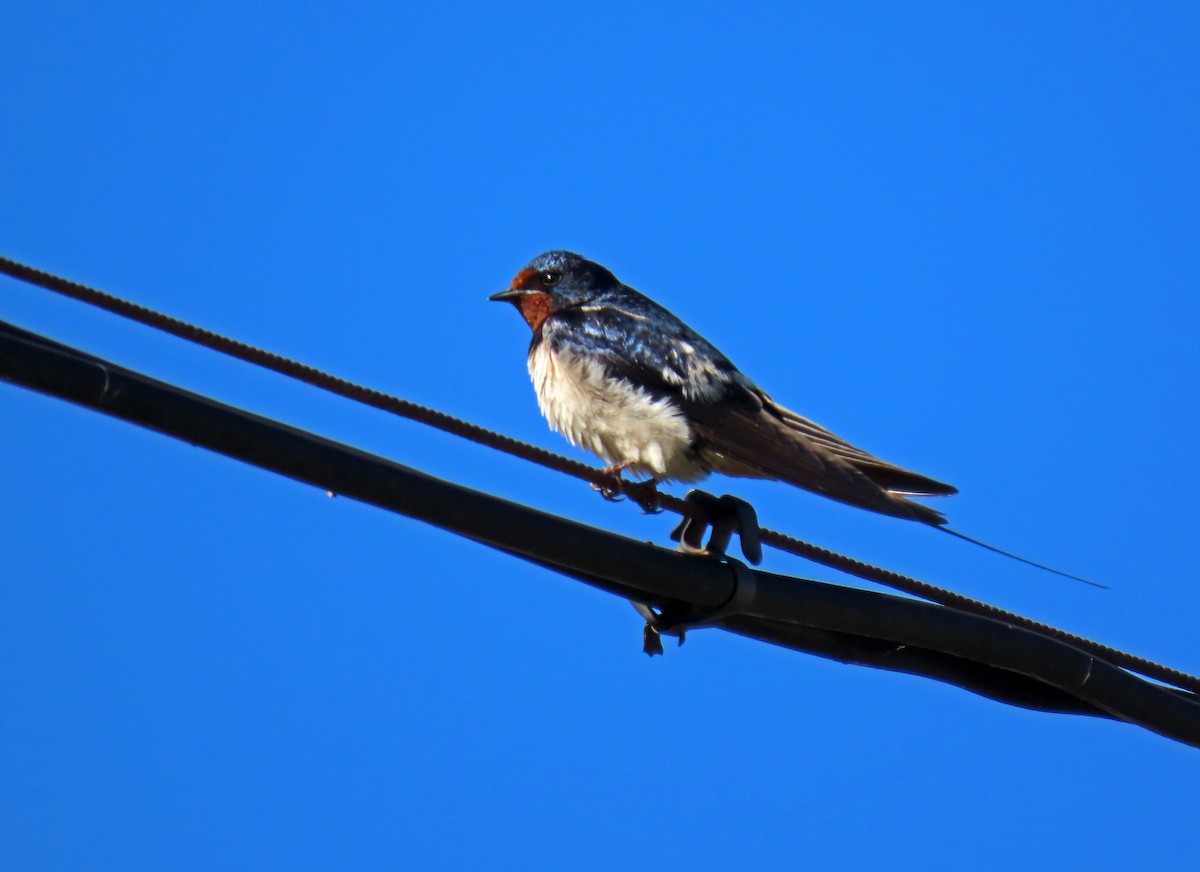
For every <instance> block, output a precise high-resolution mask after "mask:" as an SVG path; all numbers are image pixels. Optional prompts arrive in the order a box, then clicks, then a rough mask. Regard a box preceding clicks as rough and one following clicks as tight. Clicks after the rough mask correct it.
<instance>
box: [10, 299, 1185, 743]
mask: <svg viewBox="0 0 1200 872" xmlns="http://www.w3.org/2000/svg"><path fill="white" fill-rule="evenodd" d="M0 378H3V379H6V380H9V381H12V382H14V383H16V384H19V385H22V386H25V387H28V388H32V389H34V390H38V391H41V392H43V393H46V394H50V395H52V396H57V397H60V398H63V399H67V400H69V401H71V402H74V403H77V404H79V405H82V406H85V407H87V408H92V409H95V410H97V411H101V412H104V413H105V414H108V415H112V416H114V417H118V418H121V419H122V420H126V421H130V422H133V423H137V424H140V425H142V426H145V427H149V428H151V429H155V430H158V431H159V432H162V433H165V434H168V435H171V436H175V437H177V438H180V439H184V440H186V441H188V442H190V443H192V444H195V445H200V446H203V447H206V448H209V449H211V450H214V451H217V452H219V453H222V454H225V455H227V456H229V457H233V458H236V459H239V460H242V461H245V462H248V463H252V464H254V465H256V466H259V467H262V468H264V469H269V470H272V471H275V472H278V473H280V474H282V475H286V476H289V477H291V478H293V479H296V480H299V481H303V482H307V483H310V484H313V485H315V486H317V487H320V488H321V489H323V490H330V491H333V492H335V493H338V494H342V495H344V496H347V497H350V498H353V499H358V500H361V501H363V502H368V503H371V504H373V505H376V506H379V507H381V508H385V509H388V510H391V511H395V512H399V513H401V514H404V515H408V516H410V517H414V518H419V519H421V520H425V521H427V522H429V523H431V524H435V525H437V526H439V527H442V528H444V529H447V530H451V531H453V532H456V533H458V534H460V535H463V536H466V537H468V538H471V539H474V540H476V541H479V542H483V543H485V544H488V545H491V546H492V547H496V548H499V549H501V550H503V551H506V552H508V553H511V554H515V555H518V556H521V557H523V558H525V559H527V560H531V561H533V562H535V563H538V564H540V565H543V566H546V567H548V568H552V569H555V570H556V571H559V572H562V573H564V574H567V575H570V576H572V577H575V578H578V579H580V580H583V581H586V582H587V583H589V584H593V585H595V586H597V587H599V588H601V589H604V590H607V591H609V592H611V593H614V594H617V595H620V596H623V597H628V598H634V599H638V600H641V601H643V602H649V603H653V604H656V605H667V604H680V603H683V604H688V605H692V606H694V607H697V608H699V609H701V610H703V609H706V608H714V607H716V606H719V605H720V604H722V603H724V602H726V601H728V600H729V598H730V596H731V595H732V593H733V590H734V577H733V574H732V573H731V572H730V570H729V568H728V567H727V566H724V565H722V564H721V563H719V562H717V561H714V560H711V559H708V558H704V557H696V556H690V555H682V554H679V553H676V552H673V551H668V550H665V549H663V548H659V547H656V546H652V545H646V544H643V543H640V542H636V541H633V540H631V539H627V538H624V537H620V536H616V535H613V534H611V533H607V532H605V531H602V530H596V529H594V528H591V527H587V526H584V525H581V524H577V523H574V522H572V521H568V520H565V519H563V518H559V517H556V516H553V515H548V514H546V513H543V512H539V511H536V510H534V509H530V508H528V507H526V506H522V505H519V504H516V503H512V502H509V501H506V500H501V499H499V498H496V497H493V496H489V495H486V494H482V493H479V492H477V491H473V490H470V489H468V488H464V487H461V486H458V485H454V484H451V483H448V482H444V481H441V480H438V479H435V478H433V477H431V476H428V475H425V474H424V473H420V472H417V471H416V470H412V469H409V468H407V467H405V466H402V465H400V464H397V463H393V462H391V461H388V460H385V459H383V458H380V457H376V456H374V455H370V454H367V453H365V452H362V451H359V450H357V449H354V448H350V447H348V446H345V445H341V444H338V443H336V442H332V441H330V440H327V439H323V438H321V437H318V436H314V435H312V434H309V433H305V432H304V431H301V430H298V429H296V428H293V427H289V426H287V425H284V424H280V423H278V422H275V421H271V420H269V419H267V418H263V417H261V416H258V415H254V414H251V413H248V412H244V411H241V410H238V409H234V408H232V407H230V406H226V405H223V404H220V403H217V402H215V401H213V400H209V399H207V398H204V397H201V396H198V395H196V394H192V393H189V392H187V391H183V390H181V389H179V388H176V387H173V386H170V385H167V384H164V383H162V382H158V381H155V380H154V379H150V378H148V377H146V376H142V375H140V374H137V373H134V372H131V371H129V370H126V369H123V368H121V367H119V366H116V365H115V364H112V363H109V362H107V361H103V360H101V359H99V358H96V357H93V356H91V355H87V354H84V353H82V352H79V351H77V350H75V349H71V348H68V347H66V346H63V345H60V344H58V343H55V342H53V341H51V340H47V339H44V338H42V337H39V336H36V335H35V334H31V333H28V332H26V331H23V330H20V329H19V328H15V327H11V326H9V325H5V324H3V322H0ZM754 580H755V587H756V597H755V599H754V601H753V603H752V604H751V605H750V606H749V607H748V608H747V609H746V610H745V611H744V612H743V613H742V614H739V615H736V616H732V617H727V618H723V619H721V620H720V621H718V622H717V626H721V627H724V628H726V629H729V630H731V631H733V632H736V633H739V634H742V635H746V636H750V637H753V638H757V639H762V640H764V641H769V642H772V643H775V644H780V645H785V646H788V647H792V648H796V649H798V650H805V651H810V652H812V653H817V654H820V655H821V656H826V657H831V658H833V659H838V660H843V661H845V662H854V663H862V664H866V665H871V666H874V667H877V668H883V669H891V670H895V671H902V672H911V673H915V674H920V675H925V676H927V677H932V678H937V679H939V680H943V681H947V682H949V683H953V684H956V685H958V686H961V687H964V688H967V689H969V690H972V691H974V692H977V693H981V694H984V695H987V696H990V697H992V698H995V699H1000V700H1002V701H1006V702H1009V703H1012V704H1015V705H1022V706H1026V707H1030V708H1037V709H1043V710H1048V711H1057V712H1071V713H1077V714H1093V715H1107V716H1111V717H1116V718H1119V719H1122V720H1127V721H1130V722H1131V723H1136V724H1140V725H1142V726H1144V727H1146V728H1148V729H1151V730H1154V731H1155V732H1158V733H1161V734H1162V735H1165V736H1168V737H1170V738H1174V739H1176V740H1178V741H1181V742H1186V743H1188V744H1191V745H1195V746H1197V747H1200V703H1197V701H1196V699H1195V697H1193V696H1192V695H1191V694H1188V693H1185V692H1182V691H1176V690H1174V689H1170V688H1164V687H1161V686H1159V685H1156V684H1153V683H1150V682H1147V681H1143V680H1142V679H1140V678H1138V677H1136V676H1134V675H1131V674H1130V673H1128V672H1125V671H1124V670H1121V669H1118V668H1116V667H1114V666H1112V665H1111V664H1109V663H1107V662H1105V661H1103V660H1100V659H1098V658H1096V657H1093V656H1091V655H1089V654H1085V653H1083V652H1081V651H1078V650H1077V649H1075V648H1072V647H1071V646H1069V645H1066V644H1063V643H1061V642H1059V641H1057V640H1053V639H1050V638H1047V637H1044V636H1041V635H1039V634H1037V633H1033V632H1031V631H1028V630H1022V629H1018V628H1014V627H1011V626H1008V625H1005V624H1001V623H999V622H996V621H992V620H989V619H986V618H980V617H977V616H974V615H968V614H965V613H962V612H958V611H955V610H954V609H948V608H945V607H942V606H937V605H932V604H929V603H923V602H918V601H914V600H908V599H902V598H899V597H895V596H891V595H887V594H880V593H874V592H871V591H862V590H856V589H852V588H842V587H838V586H835V585H829V584H822V583H819V582H813V581H807V580H803V579H795V578H789V577H786V576H778V575H773V574H771V573H765V572H756V573H754Z"/></svg>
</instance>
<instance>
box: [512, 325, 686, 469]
mask: <svg viewBox="0 0 1200 872" xmlns="http://www.w3.org/2000/svg"><path fill="white" fill-rule="evenodd" d="M529 375H530V377H531V378H532V379H533V388H534V390H535V391H536V392H537V398H538V406H539V407H540V408H541V410H542V414H543V415H545V416H546V420H547V421H549V422H550V426H551V427H552V428H553V429H554V430H556V431H558V432H559V433H561V434H563V435H564V436H566V437H567V439H569V440H570V441H571V444H572V445H579V446H581V447H583V448H586V449H587V450H588V451H591V452H593V453H595V454H598V455H599V456H600V457H602V458H603V459H604V460H605V461H607V462H608V463H610V464H616V463H627V464H629V467H630V468H631V469H632V470H633V471H634V472H639V473H643V474H649V475H653V476H654V477H655V478H657V479H660V480H663V479H674V480H676V481H695V480H696V479H698V478H702V477H703V476H704V475H705V474H706V472H707V470H705V469H704V467H702V466H701V465H700V463H699V462H698V460H697V459H696V458H695V457H694V456H693V455H692V452H691V451H690V448H691V442H692V440H691V433H690V431H689V429H688V424H687V420H686V419H685V418H684V417H683V414H682V413H680V411H679V410H678V409H676V408H675V407H674V406H673V405H672V404H671V403H670V402H669V401H668V400H665V399H655V398H654V397H652V396H650V394H648V393H647V392H646V391H644V390H642V389H641V388H639V387H636V386H634V385H632V384H630V383H629V382H628V381H625V380H624V379H613V378H609V377H608V376H607V375H606V374H605V372H604V368H603V367H602V366H600V365H599V364H598V363H596V362H594V361H591V360H588V359H586V358H582V357H579V356H576V355H571V354H568V353H565V352H558V353H556V352H554V351H552V350H551V349H550V344H549V343H548V342H543V343H541V344H539V345H538V347H537V348H535V349H534V351H533V352H532V353H531V354H530V355H529Z"/></svg>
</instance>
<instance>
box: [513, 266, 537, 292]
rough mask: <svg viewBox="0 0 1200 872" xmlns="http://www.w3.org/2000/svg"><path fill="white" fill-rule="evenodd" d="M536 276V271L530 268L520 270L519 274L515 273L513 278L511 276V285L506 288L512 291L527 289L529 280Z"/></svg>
mask: <svg viewBox="0 0 1200 872" xmlns="http://www.w3.org/2000/svg"><path fill="white" fill-rule="evenodd" d="M537 274H538V271H537V270H535V269H532V268H531V267H525V269H523V270H521V271H520V272H519V273H517V274H516V275H515V276H513V280H512V284H510V285H509V286H508V287H509V290H512V291H523V290H525V289H526V288H528V287H529V280H530V279H531V278H533V277H534V276H535V275H537Z"/></svg>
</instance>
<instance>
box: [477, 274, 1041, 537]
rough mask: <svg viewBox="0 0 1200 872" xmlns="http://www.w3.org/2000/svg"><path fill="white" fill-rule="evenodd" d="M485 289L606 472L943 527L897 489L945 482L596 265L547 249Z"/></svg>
mask: <svg viewBox="0 0 1200 872" xmlns="http://www.w3.org/2000/svg"><path fill="white" fill-rule="evenodd" d="M489 299H492V300H504V301H506V302H510V303H512V304H513V305H514V306H516V308H517V310H518V311H519V312H520V313H521V316H522V317H523V318H524V319H525V322H526V323H527V324H528V325H529V326H530V328H531V329H532V330H533V338H532V340H531V341H530V343H529V356H528V366H529V375H530V377H531V378H532V379H533V386H534V390H535V391H536V392H537V398H538V405H539V407H540V408H541V411H542V414H543V415H544V416H545V417H546V419H547V420H548V421H549V422H550V426H551V428H553V429H554V430H556V431H557V432H559V433H561V434H562V435H563V436H565V437H566V438H567V439H568V440H569V441H570V442H571V443H572V444H573V445H578V446H582V447H583V448H586V449H587V450H589V451H591V452H593V453H594V454H597V455H599V456H600V457H601V458H602V459H603V460H604V461H605V462H606V463H608V464H609V470H608V471H609V472H611V473H613V474H614V475H619V473H620V472H621V471H622V470H630V471H631V472H634V473H638V474H642V475H648V476H650V477H651V478H652V479H653V480H655V481H670V480H674V481H682V482H690V481H696V480H698V479H701V478H703V477H705V476H707V475H708V474H709V473H712V472H722V473H725V474H726V475H733V476H743V477H750V478H762V479H773V480H778V481H784V482H787V483H788V484H792V485H795V486H797V487H801V488H804V489H806V490H809V491H813V492H815V493H818V494H821V495H823V496H826V497H830V498H831V499H835V500H839V501H841V502H843V503H848V504H850V505H853V506H858V507H860V508H864V509H869V510H871V511H874V512H879V513H882V514H885V515H893V516H895V517H899V518H907V519H910V520H914V521H920V522H922V523H925V524H929V525H931V526H937V527H941V526H942V525H944V524H945V523H946V519H945V516H943V515H942V513H941V512H938V511H936V510H934V509H932V508H930V507H929V506H926V505H923V504H921V503H917V502H914V501H913V500H911V499H909V497H932V496H945V495H949V494H954V493H957V492H958V491H957V489H956V488H954V487H952V486H951V485H948V484H944V483H942V482H940V481H936V480H935V479H932V478H928V477H927V476H924V475H920V474H919V473H916V472H911V471H909V470H907V469H903V468H901V467H899V466H894V465H893V464H891V463H887V462H886V461H883V460H880V459H879V458H878V457H875V456H874V455H871V454H868V453H867V452H866V451H863V450H862V449H860V448H856V447H854V446H853V445H851V444H850V443H848V442H846V441H845V440H843V439H840V438H839V437H837V436H835V435H834V434H833V433H831V432H829V431H828V430H826V429H825V428H823V427H821V426H819V425H817V424H815V423H813V422H812V421H810V420H808V419H807V418H803V417H801V416H800V415H798V414H796V413H795V412H793V411H791V410H790V409H786V408H784V407H783V406H781V405H779V404H778V403H776V402H775V401H774V400H773V399H772V398H771V396H770V395H769V394H767V393H766V392H765V391H763V390H762V389H761V388H760V387H758V386H757V385H756V384H755V383H754V382H753V381H751V380H750V379H749V378H748V377H746V376H745V375H744V374H742V372H741V371H740V370H738V368H737V367H736V366H734V365H733V363H731V362H730V360H729V358H727V357H726V356H725V355H724V354H722V353H721V352H720V351H718V350H717V349H716V347H714V346H713V345H712V344H711V343H710V342H708V340H706V339H705V338H704V337H703V336H701V335H700V334H698V333H697V332H696V331H694V330H692V329H691V328H690V327H688V326H687V325H686V324H684V323H683V322H682V321H681V320H679V318H677V317H675V315H673V314H672V313H671V312H669V311H667V310H666V309H664V308H663V307H662V306H660V305H658V304H657V303H655V302H654V301H653V300H651V299H650V298H648V297H646V296H644V295H643V294H641V293H639V292H638V291H635V290H634V289H633V288H631V287H629V286H628V285H625V284H623V283H622V282H621V281H620V280H618V279H617V277H616V276H614V275H613V274H612V273H611V272H609V270H607V269H605V268H604V267H603V266H601V265H600V264H598V263H594V262H592V261H590V260H587V259H586V258H583V257H581V256H579V255H578V254H573V253H572V252H569V251H548V252H546V253H545V254H541V255H538V256H537V257H535V258H534V259H533V260H532V261H530V262H529V265H528V266H526V267H525V268H524V269H522V270H521V271H520V272H518V273H517V274H516V276H515V277H514V278H513V280H512V282H511V284H510V285H509V287H508V289H507V290H504V291H500V292H499V293H497V294H493V295H492V296H491V297H490V298H489ZM943 529H947V528H945V527H943ZM947 532H952V531H949V530H948V529H947ZM956 535H957V534H956ZM980 544H982V543H980ZM987 547H990V546H987ZM1019 559H1020V558H1019Z"/></svg>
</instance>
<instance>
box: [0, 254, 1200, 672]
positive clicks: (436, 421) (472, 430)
mask: <svg viewBox="0 0 1200 872" xmlns="http://www.w3.org/2000/svg"><path fill="white" fill-rule="evenodd" d="M0 273H5V274H7V275H9V276H11V277H13V278H15V279H19V280H21V281H23V282H27V283H29V284H32V285H35V286H37V287H40V288H44V289H46V290H49V291H53V292H55V293H58V294H62V295H63V296H67V297H70V298H72V299H75V300H79V301H81V302H84V303H88V304H89V305H92V306H96V307H98V308H101V309H104V310H105V311H108V312H111V313H113V314H117V315H120V316H122V317H124V318H128V319H130V320H133V321H136V322H138V323H140V324H144V325H146V326H149V327H153V328H155V329H158V330H162V331H164V332H166V333H169V334H171V335H173V336H178V337H180V338H183V339H187V340H188V341H191V342H195V343H196V344H198V345H202V346H204V347H206V348H210V349H212V350H214V351H219V352H221V353H223V354H227V355H229V356H231V357H235V358H237V359H239V360H243V361H245V362H247V363H252V364H255V365H256V366H261V367H264V368H266V369H270V370H272V371H274V372H277V373H280V374H281V375H286V376H288V377H290V378H294V379H297V380H298V381H302V382H304V383H306V384H309V385H313V386H314V387H318V388H321V389H323V390H327V391H330V392H332V393H335V394H337V395H339V396H342V397H345V398H347V399H351V400H355V401H357V402H361V403H364V404H366V405H370V406H373V407H375V408H377V409H382V410H383V411H387V412H391V413H392V414H395V415H399V416H401V417H404V418H408V419H410V420H413V421H417V422H419V423H422V424H426V425H428V426H431V427H434V428H436V429H439V430H441V431H443V432H446V433H450V434H453V435H455V436H459V437H462V438H464V439H469V440H471V441H473V442H477V443H479V444H481V445H486V446H488V447H490V448H494V449H496V450H498V451H503V452H505V453H507V454H511V455H513V456H515V457H520V458H523V459H525V460H529V461H532V462H534V463H537V464H540V465H542V466H545V467H548V468H550V469H553V470H556V471H558V472H562V473H565V474H567V475H572V476H574V477H576V478H579V479H582V480H584V481H588V482H591V483H592V484H593V485H596V486H597V487H600V488H606V487H610V486H611V485H612V477H611V476H609V475H608V474H607V473H606V472H605V471H604V470H601V469H596V468H594V467H591V466H588V465H587V464H584V463H580V462H578V461H575V460H571V459H570V458H567V457H563V456H561V455H558V454H555V453H553V452H551V451H547V450H545V449H543V448H538V447H537V446H535V445H530V444H529V443H527V442H522V441H520V440H518V439H513V438H512V437H509V436H505V435H504V434H502V433H496V432H495V431H492V430H488V429H487V428H485V427H481V426H479V425H477V424H472V423H470V422H468V421H464V420H462V419H460V418H456V417H454V416H452V415H447V414H445V413H443V412H439V411H437V410H435V409H430V408H428V407H426V406H422V405H420V404H418V403H414V402H411V401H409V400H405V399H402V398H400V397H396V396H392V395H390V394H386V393H384V392H382V391H378V390H375V389H373V388H369V387H365V386H363V385H359V384H355V383H354V382H351V381H347V380H346V379H342V378H339V377H337V376H334V375H331V374H329V373H326V372H322V371H321V370H318V369H316V368H314V367H311V366H308V365H306V364H303V363H300V362H298V361H295V360H291V359H289V358H286V357H283V356H281V355H278V354H274V353H273V352H269V351H265V350H263V349H260V348H256V347H254V346H252V345H249V344H247V343H244V342H240V341H238V340H236V339H232V338H229V337H227V336H222V335H221V334H218V333H214V332H213V331H211V330H206V329H204V328H202V327H197V326H196V325H193V324H189V323H188V322H186V321H182V320H180V319H178V318H173V317H171V316H169V315H165V314H163V313H161V312H157V311H155V310H153V309H149V308H147V307H145V306H142V305H139V304H137V303H133V302H130V301H128V300H125V299H122V298H120V297H117V296H115V295H113V294H109V293H106V292H104V291H100V290H97V289H95V288H91V287H88V286H87V285H83V284H80V283H78V282H74V281H71V280H69V279H65V278H62V277H60V276H56V275H52V274H51V273H47V272H44V271H42V270H39V269H36V268H35V267H32V266H29V265H27V264H23V263H20V262H18V261H15V260H11V259H9V258H7V257H3V256H0ZM636 487H639V488H644V486H643V485H636ZM645 498H646V499H650V498H651V496H650V495H646V496H645ZM652 498H653V500H654V501H655V503H656V504H657V505H659V506H661V507H662V508H664V509H668V510H670V511H673V512H676V513H678V514H681V515H688V514H689V513H690V511H691V509H690V507H689V506H688V505H687V503H686V502H685V501H684V500H681V499H680V498H679V497H676V496H673V495H671V494H668V493H664V492H661V491H657V490H655V492H654V494H653V496H652ZM759 535H760V538H761V540H762V541H763V542H766V543H767V544H769V545H772V546H774V547H775V548H778V549H780V550H782V551H786V552H788V553H790V554H794V555H796V556H799V557H804V558H807V559H809V560H812V561H814V562H816V563H820V564H822V565H824V566H828V567H830V568H832V569H837V570H839V571H841V572H846V573H848V574H850V575H854V576H857V577H858V578H862V579H865V580H868V581H873V582H876V583H878V584H883V585H886V586H888V587H891V588H893V589H895V590H900V591H904V592H905V593H909V594H912V595H914V596H919V597H922V598H924V599H927V600H930V601H932V602H936V603H940V604H941V605H945V606H951V607H953V608H956V609H960V610H962V611H967V612H971V613H973V614H978V615H981V616H983V617H988V618H992V619H994V620H998V621H1005V622H1008V623H1011V624H1014V625H1016V626H1019V627H1023V628H1025V629H1028V630H1033V631H1035V632H1037V633H1041V634H1043V635H1046V636H1050V637H1052V638H1055V639H1059V640H1061V641H1063V642H1067V643H1069V644H1071V645H1074V646H1075V647H1077V648H1080V649H1081V650H1083V651H1086V652H1088V653H1091V654H1094V655H1095V656H1098V657H1103V658H1104V659H1106V660H1108V661H1110V662H1111V663H1114V664H1115V665H1117V666H1121V667H1123V668H1125V669H1130V670H1133V671H1135V672H1139V673H1141V674H1143V675H1146V676H1149V677H1151V678H1155V679H1157V680H1159V681H1164V682H1167V683H1168V684H1173V685H1176V686H1178V687H1182V688H1186V689H1188V690H1190V691H1193V692H1197V693H1200V677H1196V676H1193V675H1189V674H1187V673H1185V672H1181V671H1179V670H1177V669H1173V668H1171V667H1169V666H1164V665H1163V664H1160V663H1155V662H1154V661H1152V660H1147V659H1145V658H1143V657H1138V656H1136V655H1134V654H1130V653H1128V652H1125V651H1120V650H1118V649H1116V648H1112V647H1110V646H1108V645H1103V644H1101V643H1099V642H1095V641H1092V640H1091V639H1087V638H1085V637H1083V636H1078V635H1075V634H1073V633H1068V632H1067V631H1065V630H1061V629H1059V628H1057V627H1053V626H1050V625H1049V624H1044V623H1041V622H1039V621H1035V620H1033V619H1031V618H1027V617H1025V616H1024V615H1020V614H1017V613H1015V612H1010V611H1007V610H1004V609H1000V608H997V607H996V606H993V605H990V604H988V603H984V602H982V601H980V600H976V599H972V598H971V597H967V596H963V595H962V594H958V593H955V592H953V591H950V590H946V589H945V588H941V587H938V586H936V585H932V584H929V583H927V582H924V581H920V580H918V579H915V578H911V577H909V576H906V575H902V574H900V573H898V572H893V571H891V570H889V569H884V568H882V567H879V566H873V565H871V564H869V563H865V562H863V561H860V560H856V559H854V558H852V557H847V556H845V555H842V554H838V553H837V552H834V551H830V550H829V549H826V548H822V547H821V546H819V545H814V544H812V543H810V542H805V541H803V540H800V539H797V538H795V537H793V536H789V535H787V534H786V533H780V532H778V531H775V530H771V529H767V528H762V529H761V530H760V531H759Z"/></svg>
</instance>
